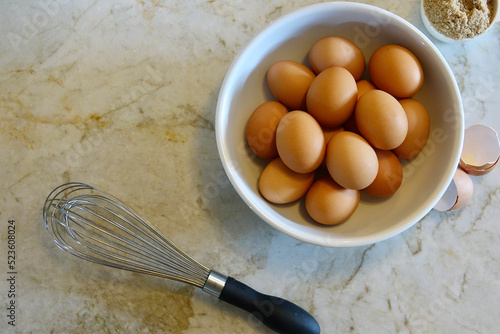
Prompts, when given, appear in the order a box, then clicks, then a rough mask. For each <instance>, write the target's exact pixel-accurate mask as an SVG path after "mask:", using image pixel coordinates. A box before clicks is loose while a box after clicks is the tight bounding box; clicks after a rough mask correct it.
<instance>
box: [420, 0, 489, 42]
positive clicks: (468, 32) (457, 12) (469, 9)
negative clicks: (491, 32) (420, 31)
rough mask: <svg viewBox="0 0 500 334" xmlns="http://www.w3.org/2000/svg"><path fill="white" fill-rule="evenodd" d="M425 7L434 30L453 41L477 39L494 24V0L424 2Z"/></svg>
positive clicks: (430, 0)
mask: <svg viewBox="0 0 500 334" xmlns="http://www.w3.org/2000/svg"><path fill="white" fill-rule="evenodd" d="M423 5H424V11H425V15H426V16H427V18H428V19H429V22H430V23H431V24H432V26H433V27H434V29H436V30H437V31H438V32H439V33H441V34H443V35H444V36H446V37H449V38H452V39H456V40H460V39H465V38H472V37H475V36H477V35H480V34H482V33H483V32H485V31H486V29H487V28H488V27H489V26H490V25H491V24H492V19H493V1H492V0H423Z"/></svg>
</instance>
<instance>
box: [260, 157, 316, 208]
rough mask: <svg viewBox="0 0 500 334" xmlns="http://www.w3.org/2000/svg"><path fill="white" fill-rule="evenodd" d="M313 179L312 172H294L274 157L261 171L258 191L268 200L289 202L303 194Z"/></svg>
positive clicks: (280, 202) (279, 202) (281, 202)
mask: <svg viewBox="0 0 500 334" xmlns="http://www.w3.org/2000/svg"><path fill="white" fill-rule="evenodd" d="M313 181H314V173H296V172H294V171H292V170H291V169H290V168H288V167H287V166H285V164H284V163H283V161H281V159H280V158H275V159H274V160H272V161H271V162H270V163H269V164H267V166H266V167H265V168H264V170H263V171H262V174H261V176H260V178H259V191H260V193H261V195H262V196H263V197H264V198H265V199H267V200H268V201H269V202H272V203H276V204H285V203H291V202H293V201H296V200H298V199H299V198H301V197H302V196H304V195H305V194H306V192H307V190H308V189H309V187H310V186H311V184H312V183H313Z"/></svg>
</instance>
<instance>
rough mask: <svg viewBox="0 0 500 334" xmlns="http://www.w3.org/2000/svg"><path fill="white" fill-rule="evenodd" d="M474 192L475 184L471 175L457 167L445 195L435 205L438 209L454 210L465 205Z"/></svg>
mask: <svg viewBox="0 0 500 334" xmlns="http://www.w3.org/2000/svg"><path fill="white" fill-rule="evenodd" d="M473 193H474V184H473V183H472V179H471V178H470V176H469V175H468V174H467V173H466V172H464V171H463V170H462V169H460V168H457V171H456V172H455V175H454V176H453V180H452V182H451V183H450V185H449V186H448V189H446V192H445V193H444V195H443V197H442V198H441V199H440V200H439V201H438V202H437V204H436V205H435V206H434V209H435V210H437V211H453V210H457V209H460V208H461V207H463V206H464V205H465V204H466V203H467V202H468V201H469V200H470V199H471V197H472V194H473Z"/></svg>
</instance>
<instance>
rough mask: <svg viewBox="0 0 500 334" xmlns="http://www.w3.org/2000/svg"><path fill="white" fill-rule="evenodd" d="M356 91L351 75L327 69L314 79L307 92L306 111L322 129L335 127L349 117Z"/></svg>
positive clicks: (355, 99) (347, 72) (340, 69)
mask: <svg viewBox="0 0 500 334" xmlns="http://www.w3.org/2000/svg"><path fill="white" fill-rule="evenodd" d="M357 96H358V89H357V87H356V81H355V80H354V78H353V76H352V75H351V73H349V71H348V70H346V69H345V68H342V67H329V68H327V69H326V70H324V71H322V72H321V73H320V74H318V75H317V76H316V78H314V80H313V82H312V83H311V86H310V87H309V91H308V92H307V97H306V104H307V111H308V112H309V113H310V114H311V115H312V116H313V117H314V118H315V119H316V120H317V121H318V122H319V123H320V124H321V125H322V126H324V127H336V126H340V125H341V124H342V123H344V122H345V121H346V120H347V119H348V118H349V116H351V114H352V112H353V110H354V106H355V105H356V101H357Z"/></svg>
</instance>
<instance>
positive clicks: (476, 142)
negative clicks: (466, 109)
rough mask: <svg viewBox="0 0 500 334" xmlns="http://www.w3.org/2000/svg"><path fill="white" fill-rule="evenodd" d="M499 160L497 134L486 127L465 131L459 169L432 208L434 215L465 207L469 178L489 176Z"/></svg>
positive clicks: (470, 182)
mask: <svg viewBox="0 0 500 334" xmlns="http://www.w3.org/2000/svg"><path fill="white" fill-rule="evenodd" d="M499 159H500V141H499V139H498V134H497V132H496V131H495V130H494V129H492V128H490V127H489V126H487V125H483V124H475V125H472V126H470V127H468V128H467V129H466V130H465V136H464V146H463V149H462V155H461V157H460V164H459V168H457V171H456V172H455V175H454V176H453V181H452V182H451V183H450V185H449V186H448V189H446V192H445V193H444V195H443V197H442V198H441V199H440V200H439V201H438V203H437V204H436V205H435V206H434V209H435V210H437V211H452V210H456V209H459V208H461V207H463V206H464V205H465V203H467V202H468V201H469V200H470V199H471V197H472V193H473V190H474V186H473V183H472V179H471V178H470V176H469V175H468V174H471V175H484V174H487V173H489V172H491V171H492V170H493V169H494V168H495V166H496V164H497V163H498V160H499Z"/></svg>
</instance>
